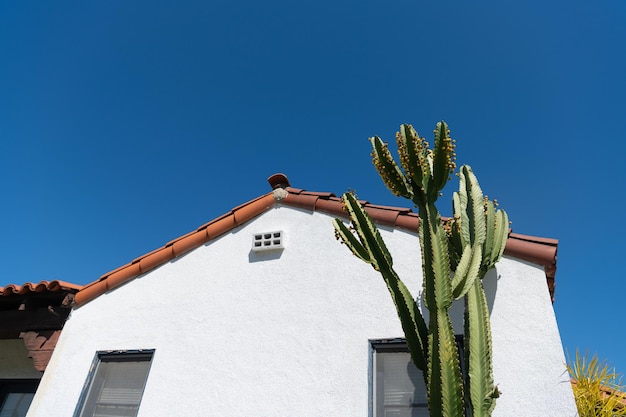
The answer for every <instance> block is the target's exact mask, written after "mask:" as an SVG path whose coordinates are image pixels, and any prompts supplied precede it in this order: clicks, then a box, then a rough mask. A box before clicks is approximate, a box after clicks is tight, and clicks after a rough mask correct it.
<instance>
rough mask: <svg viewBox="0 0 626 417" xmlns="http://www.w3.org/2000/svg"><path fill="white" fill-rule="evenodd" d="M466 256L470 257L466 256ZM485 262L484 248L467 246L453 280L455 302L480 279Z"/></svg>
mask: <svg viewBox="0 0 626 417" xmlns="http://www.w3.org/2000/svg"><path fill="white" fill-rule="evenodd" d="M466 254H467V255H468V256H466ZM482 260H483V248H482V246H478V245H476V246H474V247H473V248H472V247H471V246H469V245H468V246H467V247H466V250H465V251H463V257H462V258H461V262H459V264H458V266H457V268H456V271H455V272H454V277H453V279H452V296H453V297H454V299H455V300H458V299H460V298H463V297H464V296H465V295H466V294H467V292H468V291H469V290H470V288H471V287H472V285H473V284H474V280H476V279H477V278H478V277H479V274H480V267H481V263H482Z"/></svg>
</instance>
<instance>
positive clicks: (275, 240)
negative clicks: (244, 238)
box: [252, 230, 284, 252]
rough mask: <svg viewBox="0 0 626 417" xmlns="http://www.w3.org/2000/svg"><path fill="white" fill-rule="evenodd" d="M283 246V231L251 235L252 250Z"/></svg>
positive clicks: (272, 248)
mask: <svg viewBox="0 0 626 417" xmlns="http://www.w3.org/2000/svg"><path fill="white" fill-rule="evenodd" d="M283 248H284V246H283V232H282V231H281V230H278V231H275V232H265V233H255V234H254V235H253V236H252V250H253V251H255V252H259V251H264V250H274V249H283Z"/></svg>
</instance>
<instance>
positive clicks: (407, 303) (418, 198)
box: [333, 122, 509, 417]
mask: <svg viewBox="0 0 626 417" xmlns="http://www.w3.org/2000/svg"><path fill="white" fill-rule="evenodd" d="M396 140H397V144H398V152H399V155H400V163H401V167H400V166H399V165H398V164H397V163H396V161H395V160H394V158H393V157H392V155H391V152H390V151H389V149H388V146H387V144H385V143H384V142H383V141H382V140H381V139H380V138H378V137H373V138H371V139H370V141H371V143H372V149H373V150H372V159H373V162H374V165H375V166H376V169H377V170H378V173H379V175H380V177H381V178H382V180H383V181H384V183H385V185H386V186H387V188H389V190H391V192H393V193H394V194H395V195H397V196H402V197H405V198H408V199H410V200H411V201H412V202H413V203H414V204H415V206H416V207H417V208H418V213H419V217H420V224H419V240H420V247H421V253H422V271H423V276H424V279H423V294H422V297H423V301H424V305H425V306H426V308H427V309H428V310H429V312H430V315H429V323H428V324H426V322H425V320H424V317H423V316H422V313H421V311H420V310H419V308H418V305H417V301H416V299H415V298H414V297H413V296H412V295H411V293H410V292H409V290H408V288H407V287H406V285H405V284H404V283H403V281H402V280H401V279H400V277H399V276H398V274H397V273H396V272H395V271H394V269H393V259H392V257H391V254H390V253H389V251H388V250H387V247H386V246H385V243H384V242H383V239H382V237H381V235H380V233H379V232H378V229H377V227H376V225H375V224H374V223H373V221H372V220H371V218H370V217H369V215H368V214H367V212H366V211H365V210H364V208H363V207H362V206H361V204H360V203H359V202H358V200H357V199H356V198H355V197H354V196H353V195H352V194H349V193H346V194H344V195H343V197H342V198H343V202H344V208H345V210H346V211H347V213H348V215H349V217H350V222H351V227H350V228H348V227H347V226H346V225H345V224H344V222H343V221H342V220H340V219H335V220H334V222H333V224H334V227H335V234H336V236H337V238H338V239H340V241H341V242H342V243H345V244H346V246H347V247H348V248H349V249H350V250H351V251H352V253H353V254H354V255H355V256H357V257H358V258H360V259H362V260H363V261H365V262H367V263H369V264H371V265H372V267H373V268H374V269H375V270H377V271H379V272H380V274H381V275H382V277H383V279H384V281H385V283H386V284H387V288H388V289H389V293H390V294H391V298H392V299H393V302H394V304H395V306H396V311H397V313H398V316H399V318H400V322H401V324H402V329H403V331H404V334H405V337H406V341H407V345H408V348H409V351H410V353H411V358H412V360H413V363H414V364H415V366H416V367H417V368H418V369H420V370H422V371H423V372H422V374H423V375H424V381H425V382H426V387H427V390H428V408H429V411H430V415H431V416H433V417H435V416H445V417H459V416H464V415H465V416H473V417H485V416H490V415H491V412H492V411H493V408H494V407H495V400H496V398H497V397H498V395H499V392H498V390H497V388H496V387H495V386H494V383H493V370H492V350H491V326H490V323H489V311H488V308H487V300H486V297H485V292H484V290H483V286H482V279H483V278H484V276H485V274H486V273H487V272H488V271H489V270H490V269H491V268H493V267H494V266H495V264H496V262H498V260H499V259H500V257H501V256H502V253H503V251H504V246H505V243H506V239H507V237H508V230H509V228H508V224H509V221H508V218H507V215H506V213H505V212H504V211H502V210H496V205H495V202H491V201H489V200H488V199H487V198H485V197H483V193H482V191H481V189H480V186H479V185H478V180H477V179H476V176H475V175H474V174H473V172H472V170H471V168H470V167H469V166H463V167H461V169H460V172H459V174H458V175H459V179H460V181H459V191H458V192H455V193H454V195H453V209H454V217H453V218H452V219H449V220H447V221H445V222H444V221H442V219H441V216H440V214H439V211H438V210H437V208H436V206H435V202H436V201H437V198H438V197H439V195H440V193H441V190H442V189H443V188H444V186H445V185H446V183H447V182H448V180H449V179H450V176H451V174H452V173H454V170H455V168H456V164H455V157H456V155H455V153H454V141H453V140H452V139H451V138H450V131H449V130H448V126H447V125H446V124H445V123H444V122H440V123H438V124H437V128H436V129H435V142H434V146H433V149H429V145H428V143H427V142H426V141H425V140H424V139H423V138H420V137H419V135H418V134H417V132H416V131H415V130H414V129H413V127H411V126H410V125H402V126H401V127H400V131H399V132H398V133H397V134H396ZM461 298H464V299H465V306H466V308H465V317H464V327H465V331H464V346H465V352H464V356H465V363H466V367H467V369H466V375H465V377H464V376H463V375H462V372H461V367H460V363H459V357H458V352H457V348H456V343H455V337H454V330H453V328H452V323H451V321H450V313H449V311H450V307H451V305H452V302H453V301H454V300H458V299H461Z"/></svg>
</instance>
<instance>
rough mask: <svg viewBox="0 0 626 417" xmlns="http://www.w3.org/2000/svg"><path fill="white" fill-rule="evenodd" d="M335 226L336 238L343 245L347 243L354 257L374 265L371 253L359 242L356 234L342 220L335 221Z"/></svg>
mask: <svg viewBox="0 0 626 417" xmlns="http://www.w3.org/2000/svg"><path fill="white" fill-rule="evenodd" d="M333 226H334V227H335V237H337V239H340V240H341V242H342V243H345V245H346V246H347V247H348V249H350V251H351V252H352V254H353V255H354V256H356V257H357V258H359V259H361V260H362V261H364V262H366V263H368V264H371V263H372V259H371V257H370V253H369V252H368V251H367V249H365V246H363V245H362V244H361V242H359V240H358V239H357V238H356V236H354V233H352V232H351V231H350V230H349V229H348V228H347V227H346V225H345V224H343V222H342V221H341V220H340V219H334V220H333Z"/></svg>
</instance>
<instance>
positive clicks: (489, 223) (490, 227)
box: [484, 197, 498, 265]
mask: <svg viewBox="0 0 626 417" xmlns="http://www.w3.org/2000/svg"><path fill="white" fill-rule="evenodd" d="M484 201H485V202H484V207H485V244H484V246H485V261H486V262H485V264H486V265H488V264H491V261H492V260H493V252H492V251H493V250H494V249H495V246H496V245H495V240H496V238H497V234H498V230H497V224H496V207H495V205H494V203H493V201H490V200H489V199H487V198H486V197H485V200H484Z"/></svg>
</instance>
